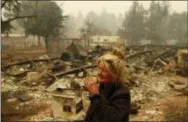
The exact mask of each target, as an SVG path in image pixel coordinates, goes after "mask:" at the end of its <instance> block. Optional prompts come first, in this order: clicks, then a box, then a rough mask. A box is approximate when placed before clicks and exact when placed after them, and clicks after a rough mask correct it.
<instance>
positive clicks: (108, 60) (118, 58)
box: [97, 41, 129, 82]
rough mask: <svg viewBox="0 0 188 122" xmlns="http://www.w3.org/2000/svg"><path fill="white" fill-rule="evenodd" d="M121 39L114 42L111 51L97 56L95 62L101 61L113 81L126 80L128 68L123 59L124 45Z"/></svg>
mask: <svg viewBox="0 0 188 122" xmlns="http://www.w3.org/2000/svg"><path fill="white" fill-rule="evenodd" d="M122 43H123V42H122V41H118V42H116V43H115V44H114V47H113V48H112V51H111V52H108V53H106V54H104V55H103V56H101V57H99V58H98V60H97V64H99V63H102V64H103V65H104V66H105V67H106V68H107V70H108V71H109V73H110V75H111V76H112V78H113V79H112V80H113V81H119V82H128V77H129V74H128V70H127V67H126V61H125V45H124V44H122Z"/></svg>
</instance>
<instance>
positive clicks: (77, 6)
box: [56, 1, 187, 16]
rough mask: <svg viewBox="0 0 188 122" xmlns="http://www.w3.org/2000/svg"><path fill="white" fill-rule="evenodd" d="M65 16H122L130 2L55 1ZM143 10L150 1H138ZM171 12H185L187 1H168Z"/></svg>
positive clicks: (147, 6)
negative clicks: (101, 14)
mask: <svg viewBox="0 0 188 122" xmlns="http://www.w3.org/2000/svg"><path fill="white" fill-rule="evenodd" d="M56 2H57V3H58V5H59V6H61V8H62V9H63V11H64V13H65V14H72V15H78V13H79V11H80V12H82V13H83V15H84V16H85V15H86V14H87V13H88V12H90V11H94V12H95V13H97V14H100V13H101V11H103V10H105V11H106V12H110V13H114V14H116V15H118V14H124V13H125V12H126V11H127V10H128V9H129V8H130V6H131V5H132V1H56ZM139 2H140V3H142V5H143V7H144V8H145V9H148V8H149V4H150V1H139ZM169 3H170V6H171V7H170V11H171V12H183V11H187V1H169Z"/></svg>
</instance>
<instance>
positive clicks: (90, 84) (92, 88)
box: [84, 77, 99, 94]
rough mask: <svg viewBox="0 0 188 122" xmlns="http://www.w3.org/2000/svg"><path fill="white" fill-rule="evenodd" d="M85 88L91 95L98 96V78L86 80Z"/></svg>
mask: <svg viewBox="0 0 188 122" xmlns="http://www.w3.org/2000/svg"><path fill="white" fill-rule="evenodd" d="M84 83H85V87H86V89H87V90H88V91H89V93H91V94H98V93H99V86H98V85H97V78H95V77H89V78H86V79H85V81H84Z"/></svg>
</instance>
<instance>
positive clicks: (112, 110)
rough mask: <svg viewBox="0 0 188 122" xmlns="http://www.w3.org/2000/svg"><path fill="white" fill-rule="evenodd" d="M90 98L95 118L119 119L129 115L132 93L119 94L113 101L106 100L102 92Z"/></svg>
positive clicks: (105, 119)
mask: <svg viewBox="0 0 188 122" xmlns="http://www.w3.org/2000/svg"><path fill="white" fill-rule="evenodd" d="M90 100H91V108H92V109H93V112H94V114H93V115H94V117H93V118H94V119H95V120H104V121H118V120H122V118H123V117H124V116H125V115H127V116H128V115H129V111H130V94H125V93H121V94H118V95H116V96H114V97H113V99H112V100H111V101H108V100H106V99H105V97H104V96H103V95H101V94H95V95H93V96H91V97H90Z"/></svg>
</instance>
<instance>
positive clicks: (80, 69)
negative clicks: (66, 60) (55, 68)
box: [54, 64, 97, 78]
mask: <svg viewBox="0 0 188 122" xmlns="http://www.w3.org/2000/svg"><path fill="white" fill-rule="evenodd" d="M96 66H97V65H96V64H95V65H91V66H82V67H78V68H75V69H71V70H69V71H65V72H60V73H56V74H54V76H55V77H57V78H61V77H63V76H65V75H68V74H73V73H77V72H80V71H84V69H88V68H95V67H96Z"/></svg>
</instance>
